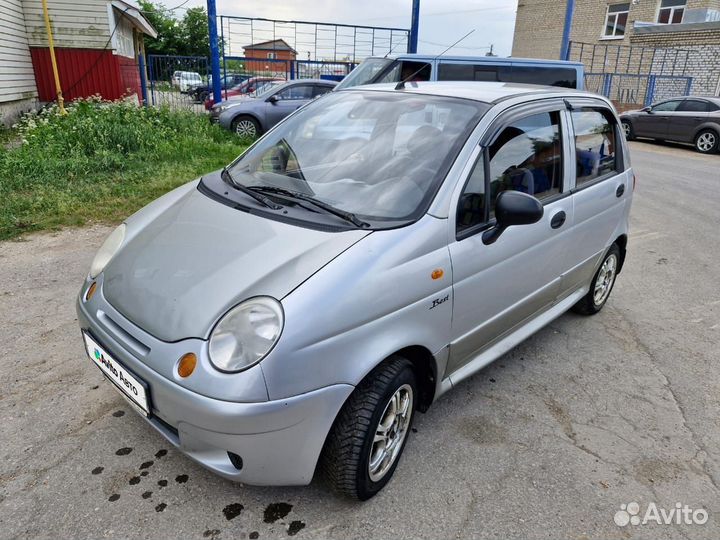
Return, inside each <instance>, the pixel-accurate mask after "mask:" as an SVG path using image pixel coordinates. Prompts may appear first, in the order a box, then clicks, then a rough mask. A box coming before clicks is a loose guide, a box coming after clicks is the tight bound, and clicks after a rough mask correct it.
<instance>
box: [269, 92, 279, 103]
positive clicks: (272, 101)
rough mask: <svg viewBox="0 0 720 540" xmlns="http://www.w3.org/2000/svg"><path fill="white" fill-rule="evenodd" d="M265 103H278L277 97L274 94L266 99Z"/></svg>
mask: <svg viewBox="0 0 720 540" xmlns="http://www.w3.org/2000/svg"><path fill="white" fill-rule="evenodd" d="M267 102H268V103H272V104H275V103H277V102H278V97H277V96H276V95H275V94H273V95H272V96H270V97H269V98H267Z"/></svg>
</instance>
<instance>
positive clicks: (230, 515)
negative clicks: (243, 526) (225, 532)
mask: <svg viewBox="0 0 720 540" xmlns="http://www.w3.org/2000/svg"><path fill="white" fill-rule="evenodd" d="M244 508H245V507H244V506H243V505H242V504H240V503H232V504H228V505H227V506H226V507H225V508H223V514H225V519H227V520H228V521H230V520H231V519H235V518H236V517H238V516H239V515H240V512H242V511H243V509H244Z"/></svg>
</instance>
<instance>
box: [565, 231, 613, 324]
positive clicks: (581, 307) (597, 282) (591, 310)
mask: <svg viewBox="0 0 720 540" xmlns="http://www.w3.org/2000/svg"><path fill="white" fill-rule="evenodd" d="M618 268H620V249H619V248H618V246H617V244H613V245H612V246H611V247H610V249H609V250H608V252H607V253H606V254H605V258H604V259H603V262H602V264H600V268H598V271H597V272H596V273H595V277H594V278H593V280H592V283H590V291H589V292H588V293H587V294H586V295H585V296H583V297H582V299H580V301H579V302H578V303H577V304H575V305H574V306H573V307H572V310H573V311H574V312H575V313H580V314H581V315H595V314H596V313H597V312H598V311H600V310H601V309H602V308H603V306H604V305H605V303H606V302H607V299H608V298H609V297H610V292H611V291H612V288H613V285H615V278H616V277H617V272H618Z"/></svg>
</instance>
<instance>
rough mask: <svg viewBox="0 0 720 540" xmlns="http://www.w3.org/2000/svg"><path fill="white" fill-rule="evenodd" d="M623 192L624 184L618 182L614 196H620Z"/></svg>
mask: <svg viewBox="0 0 720 540" xmlns="http://www.w3.org/2000/svg"><path fill="white" fill-rule="evenodd" d="M623 193H625V184H620V185H619V186H618V187H617V189H616V190H615V196H616V197H622V196H623Z"/></svg>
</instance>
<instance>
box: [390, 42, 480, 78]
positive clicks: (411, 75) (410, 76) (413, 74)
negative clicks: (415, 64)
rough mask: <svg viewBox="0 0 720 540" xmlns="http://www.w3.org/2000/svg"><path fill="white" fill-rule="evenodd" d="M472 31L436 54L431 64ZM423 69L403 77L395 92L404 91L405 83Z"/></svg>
mask: <svg viewBox="0 0 720 540" xmlns="http://www.w3.org/2000/svg"><path fill="white" fill-rule="evenodd" d="M474 31H475V29H474V28H473V29H472V30H470V31H469V32H468V33H467V34H465V35H464V36H463V37H461V38H460V39H458V40H457V41H456V42H455V43H453V44H452V45H450V46H449V47H448V48H447V49H445V50H444V51H443V52H441V53H440V54H438V55H437V56H436V57H435V58H433V59H432V60H431V62H434V61H435V60H437V59H438V58H440V57H441V56H442V55H443V54H445V53H446V52H448V51H449V50H450V49H452V48H453V47H454V46H455V45H457V44H458V43H460V42H461V41H463V40H464V39H465V38H467V37H468V36H469V35H470V34H472V33H473V32H474ZM423 69H425V66H423V67H421V68H420V69H418V70H417V71H416V72H414V73H412V74H410V75H409V76H407V77H405V78H404V79H403V80H402V81H400V82H399V83H397V85H396V86H395V90H404V89H405V83H406V82H408V81H409V80H410V79H412V78H413V77H414V76H415V75H417V74H418V73H420V72H421V71H422V70H423Z"/></svg>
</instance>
